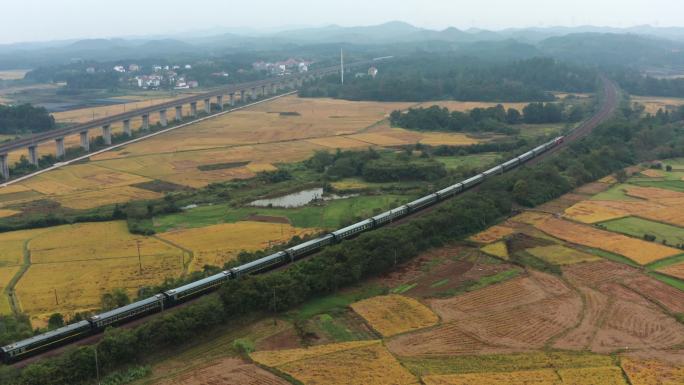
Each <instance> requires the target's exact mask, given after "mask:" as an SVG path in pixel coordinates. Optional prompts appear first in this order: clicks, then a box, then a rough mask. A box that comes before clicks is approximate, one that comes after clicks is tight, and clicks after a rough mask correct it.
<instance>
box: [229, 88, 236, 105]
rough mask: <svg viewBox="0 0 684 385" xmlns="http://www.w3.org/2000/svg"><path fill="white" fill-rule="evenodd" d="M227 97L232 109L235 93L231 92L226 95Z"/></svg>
mask: <svg viewBox="0 0 684 385" xmlns="http://www.w3.org/2000/svg"><path fill="white" fill-rule="evenodd" d="M228 97H229V98H230V106H231V107H234V106H235V92H231V93H230V94H228Z"/></svg>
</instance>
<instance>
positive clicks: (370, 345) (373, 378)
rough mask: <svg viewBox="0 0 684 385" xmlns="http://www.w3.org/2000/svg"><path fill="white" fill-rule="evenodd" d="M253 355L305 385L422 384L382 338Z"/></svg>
mask: <svg viewBox="0 0 684 385" xmlns="http://www.w3.org/2000/svg"><path fill="white" fill-rule="evenodd" d="M251 357H252V359H254V361H256V362H258V363H260V364H262V365H266V366H270V367H273V368H275V369H277V370H279V371H281V372H284V373H287V374H288V375H290V376H292V377H294V378H296V379H297V380H299V381H301V382H302V383H304V384H306V385H310V384H311V385H313V384H330V385H337V384H339V385H354V384H359V385H374V384H378V385H379V384H388V383H389V384H396V385H404V384H407V385H408V384H416V385H417V384H419V381H418V379H417V378H416V377H414V376H413V375H412V374H411V373H409V372H408V371H407V370H406V369H405V368H404V367H402V366H401V365H400V364H399V362H398V361H397V360H396V359H395V358H394V357H393V356H392V355H391V354H390V353H389V352H388V351H387V349H385V347H384V346H383V345H382V343H381V342H380V341H370V342H356V343H340V344H333V345H323V346H317V347H312V348H309V349H294V350H283V351H275V352H256V353H252V354H251Z"/></svg>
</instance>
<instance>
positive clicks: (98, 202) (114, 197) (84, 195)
mask: <svg viewBox="0 0 684 385" xmlns="http://www.w3.org/2000/svg"><path fill="white" fill-rule="evenodd" d="M161 197H163V195H162V194H160V193H157V192H154V191H150V190H145V189H141V188H137V187H132V186H121V187H113V188H110V189H104V190H94V191H83V192H75V193H73V194H69V195H61V196H58V197H55V198H53V200H54V201H55V202H57V203H59V204H61V205H62V206H64V207H67V208H70V209H77V210H85V209H92V208H96V207H100V206H106V205H113V204H116V203H125V202H130V201H134V200H144V199H158V198H161Z"/></svg>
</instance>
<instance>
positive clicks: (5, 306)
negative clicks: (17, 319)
mask: <svg viewBox="0 0 684 385" xmlns="http://www.w3.org/2000/svg"><path fill="white" fill-rule="evenodd" d="M19 269H20V266H10V267H0V315H3V314H10V313H11V312H12V308H11V307H10V303H9V297H8V296H7V294H6V293H5V289H6V288H7V285H8V284H9V282H10V280H11V279H12V277H14V276H15V275H16V274H17V273H18V272H19Z"/></svg>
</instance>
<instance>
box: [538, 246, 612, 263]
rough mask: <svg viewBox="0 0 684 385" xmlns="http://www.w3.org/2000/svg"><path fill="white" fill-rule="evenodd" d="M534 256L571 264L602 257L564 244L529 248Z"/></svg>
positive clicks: (550, 261) (551, 261) (552, 261)
mask: <svg viewBox="0 0 684 385" xmlns="http://www.w3.org/2000/svg"><path fill="white" fill-rule="evenodd" d="M527 252H528V253H530V254H532V255H533V256H535V257H537V258H539V259H543V260H544V261H546V262H549V263H551V264H554V265H571V264H573V263H581V262H592V261H599V260H601V257H597V256H595V255H591V254H587V253H583V252H581V251H579V250H575V249H572V248H569V247H565V246H562V245H550V246H539V247H533V248H531V249H528V250H527Z"/></svg>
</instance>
